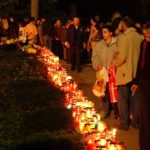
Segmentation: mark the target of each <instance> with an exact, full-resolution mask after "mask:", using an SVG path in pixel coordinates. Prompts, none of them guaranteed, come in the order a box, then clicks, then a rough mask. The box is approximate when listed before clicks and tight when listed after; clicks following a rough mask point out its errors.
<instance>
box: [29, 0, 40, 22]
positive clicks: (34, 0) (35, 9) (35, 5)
mask: <svg viewBox="0 0 150 150" xmlns="http://www.w3.org/2000/svg"><path fill="white" fill-rule="evenodd" d="M38 15H39V0H31V16H32V17H34V18H35V19H37V18H38Z"/></svg>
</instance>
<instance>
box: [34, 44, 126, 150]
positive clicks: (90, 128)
mask: <svg viewBox="0 0 150 150" xmlns="http://www.w3.org/2000/svg"><path fill="white" fill-rule="evenodd" d="M34 48H36V49H38V50H39V52H40V53H39V55H40V57H39V58H40V59H42V63H43V65H44V66H45V67H46V75H47V77H48V79H49V80H50V81H52V82H53V83H54V85H55V86H57V87H59V88H60V89H61V90H63V91H64V92H65V93H66V101H65V106H66V108H67V109H70V110H72V116H73V118H74V126H75V128H76V129H77V130H78V131H79V132H80V133H81V134H83V136H84V137H85V144H86V149H87V150H124V149H125V147H124V145H123V143H120V142H119V141H118V140H117V138H116V129H112V130H110V129H109V126H108V125H107V124H106V123H104V122H103V121H101V118H100V115H99V114H98V113H97V112H96V111H95V109H94V103H93V102H91V101H89V100H88V99H87V97H85V96H84V95H83V91H82V90H81V89H79V88H78V85H77V83H76V82H75V81H74V80H73V79H72V77H71V76H68V75H67V71H66V69H64V68H63V67H62V66H61V65H60V63H59V58H58V57H57V56H55V55H54V54H53V53H52V52H51V51H50V50H49V49H47V48H46V47H40V46H37V45H34Z"/></svg>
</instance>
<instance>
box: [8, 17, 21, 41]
mask: <svg viewBox="0 0 150 150" xmlns="http://www.w3.org/2000/svg"><path fill="white" fill-rule="evenodd" d="M8 23H9V29H8V38H9V39H16V38H18V32H19V27H18V24H17V22H16V21H15V20H14V18H12V17H11V18H9V20H8Z"/></svg>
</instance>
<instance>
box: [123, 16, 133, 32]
mask: <svg viewBox="0 0 150 150" xmlns="http://www.w3.org/2000/svg"><path fill="white" fill-rule="evenodd" d="M121 24H122V29H123V31H124V32H125V31H127V29H128V28H130V27H133V26H134V25H133V20H132V19H131V18H130V17H128V16H126V17H123V18H122V20H121Z"/></svg>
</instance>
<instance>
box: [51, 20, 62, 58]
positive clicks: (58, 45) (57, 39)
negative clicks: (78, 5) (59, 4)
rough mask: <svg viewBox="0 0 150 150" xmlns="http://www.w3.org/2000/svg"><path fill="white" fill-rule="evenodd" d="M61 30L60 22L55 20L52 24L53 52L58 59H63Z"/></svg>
mask: <svg viewBox="0 0 150 150" xmlns="http://www.w3.org/2000/svg"><path fill="white" fill-rule="evenodd" d="M62 30H63V28H62V22H61V20H60V19H57V20H56V22H55V24H54V41H53V51H54V54H55V55H56V56H58V57H59V58H60V59H63V44H62Z"/></svg>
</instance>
